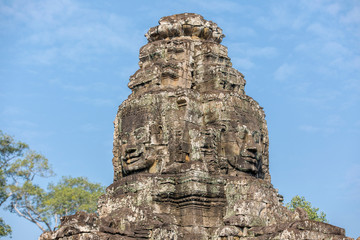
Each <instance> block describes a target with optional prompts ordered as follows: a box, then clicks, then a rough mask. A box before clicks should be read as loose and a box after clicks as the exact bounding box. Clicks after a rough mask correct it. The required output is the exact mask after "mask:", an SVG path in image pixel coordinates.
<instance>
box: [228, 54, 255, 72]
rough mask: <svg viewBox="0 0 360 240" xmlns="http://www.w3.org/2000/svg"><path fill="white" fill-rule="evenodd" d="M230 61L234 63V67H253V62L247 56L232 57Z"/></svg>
mask: <svg viewBox="0 0 360 240" xmlns="http://www.w3.org/2000/svg"><path fill="white" fill-rule="evenodd" d="M232 63H233V65H234V67H235V68H236V69H240V71H241V69H250V68H252V67H254V65H255V64H254V63H253V62H252V61H251V60H250V59H248V58H238V57H235V58H233V59H232Z"/></svg>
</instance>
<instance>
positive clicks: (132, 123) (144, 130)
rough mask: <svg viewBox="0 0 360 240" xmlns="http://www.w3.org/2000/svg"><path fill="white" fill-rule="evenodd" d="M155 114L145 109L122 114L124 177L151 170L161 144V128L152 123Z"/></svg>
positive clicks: (121, 142)
mask: <svg viewBox="0 0 360 240" xmlns="http://www.w3.org/2000/svg"><path fill="white" fill-rule="evenodd" d="M152 117H153V114H150V113H149V110H147V109H146V108H144V107H136V106H135V108H133V109H130V110H128V111H123V112H122V122H121V124H120V131H119V132H120V135H119V143H120V146H119V147H120V152H119V155H120V159H119V160H120V164H121V168H122V173H123V175H124V176H126V175H130V174H132V173H135V172H140V171H147V172H149V171H150V170H151V167H152V166H153V165H154V163H155V161H156V158H157V155H158V153H157V152H156V150H157V149H156V147H157V145H158V144H159V143H160V142H161V134H162V132H161V126H160V125H159V124H154V121H152V120H151V119H152Z"/></svg>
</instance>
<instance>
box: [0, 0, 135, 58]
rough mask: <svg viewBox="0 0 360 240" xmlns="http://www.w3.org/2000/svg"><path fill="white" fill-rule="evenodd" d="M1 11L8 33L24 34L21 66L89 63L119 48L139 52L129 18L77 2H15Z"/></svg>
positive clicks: (18, 45)
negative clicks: (61, 62) (99, 55)
mask: <svg viewBox="0 0 360 240" xmlns="http://www.w3.org/2000/svg"><path fill="white" fill-rule="evenodd" d="M83 4H84V3H83ZM0 11H1V13H3V14H4V15H5V16H6V19H7V20H8V29H9V31H10V30H11V31H13V28H14V27H13V26H17V28H18V29H17V31H18V32H20V33H21V34H22V37H21V38H19V39H18V42H17V43H15V44H16V49H14V50H16V52H17V53H18V56H17V57H18V60H19V61H20V62H22V63H30V64H40V65H48V64H55V63H58V62H59V61H63V60H64V62H69V61H70V62H72V61H75V62H86V61H91V60H93V59H94V58H96V56H97V55H98V54H104V53H110V52H113V51H114V50H119V49H121V50H125V51H134V52H137V50H138V47H139V46H137V45H136V44H134V43H137V42H139V40H140V39H139V38H138V37H136V40H134V39H135V37H134V34H137V32H136V31H134V30H133V23H132V21H131V20H130V19H128V18H126V17H123V16H120V15H115V14H112V13H108V12H103V11H101V10H92V9H87V8H86V7H85V6H81V5H80V4H76V3H75V2H74V1H68V0H59V1H50V0H48V1H38V2H34V1H13V2H10V4H8V5H5V4H2V6H1V10H0ZM15 23H16V24H17V25H14V24H15ZM18 26H20V27H18ZM14 48H15V45H14ZM22 48H23V49H27V50H22Z"/></svg>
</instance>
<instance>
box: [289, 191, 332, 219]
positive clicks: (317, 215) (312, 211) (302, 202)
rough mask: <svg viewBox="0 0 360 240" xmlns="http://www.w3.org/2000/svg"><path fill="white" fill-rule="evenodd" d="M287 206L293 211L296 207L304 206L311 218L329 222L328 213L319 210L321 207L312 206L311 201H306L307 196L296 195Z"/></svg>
mask: <svg viewBox="0 0 360 240" xmlns="http://www.w3.org/2000/svg"><path fill="white" fill-rule="evenodd" d="M286 207H287V208H288V209H290V210H292V211H294V210H295V209H296V208H298V207H299V208H302V209H304V210H305V211H306V213H307V214H308V217H309V219H310V220H314V221H318V222H325V223H327V222H328V221H327V219H326V214H325V213H324V212H322V211H321V212H319V208H315V207H312V206H311V203H310V202H308V201H306V199H305V197H300V196H295V197H293V198H292V199H291V201H290V202H289V203H287V204H286Z"/></svg>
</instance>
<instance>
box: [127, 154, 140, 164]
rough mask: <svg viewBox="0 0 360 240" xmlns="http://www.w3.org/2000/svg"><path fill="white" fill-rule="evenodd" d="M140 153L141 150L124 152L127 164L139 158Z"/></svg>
mask: <svg viewBox="0 0 360 240" xmlns="http://www.w3.org/2000/svg"><path fill="white" fill-rule="evenodd" d="M141 155H142V152H138V153H131V154H126V158H125V162H126V163H127V164H132V163H135V162H137V161H138V160H139V159H140V157H141Z"/></svg>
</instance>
